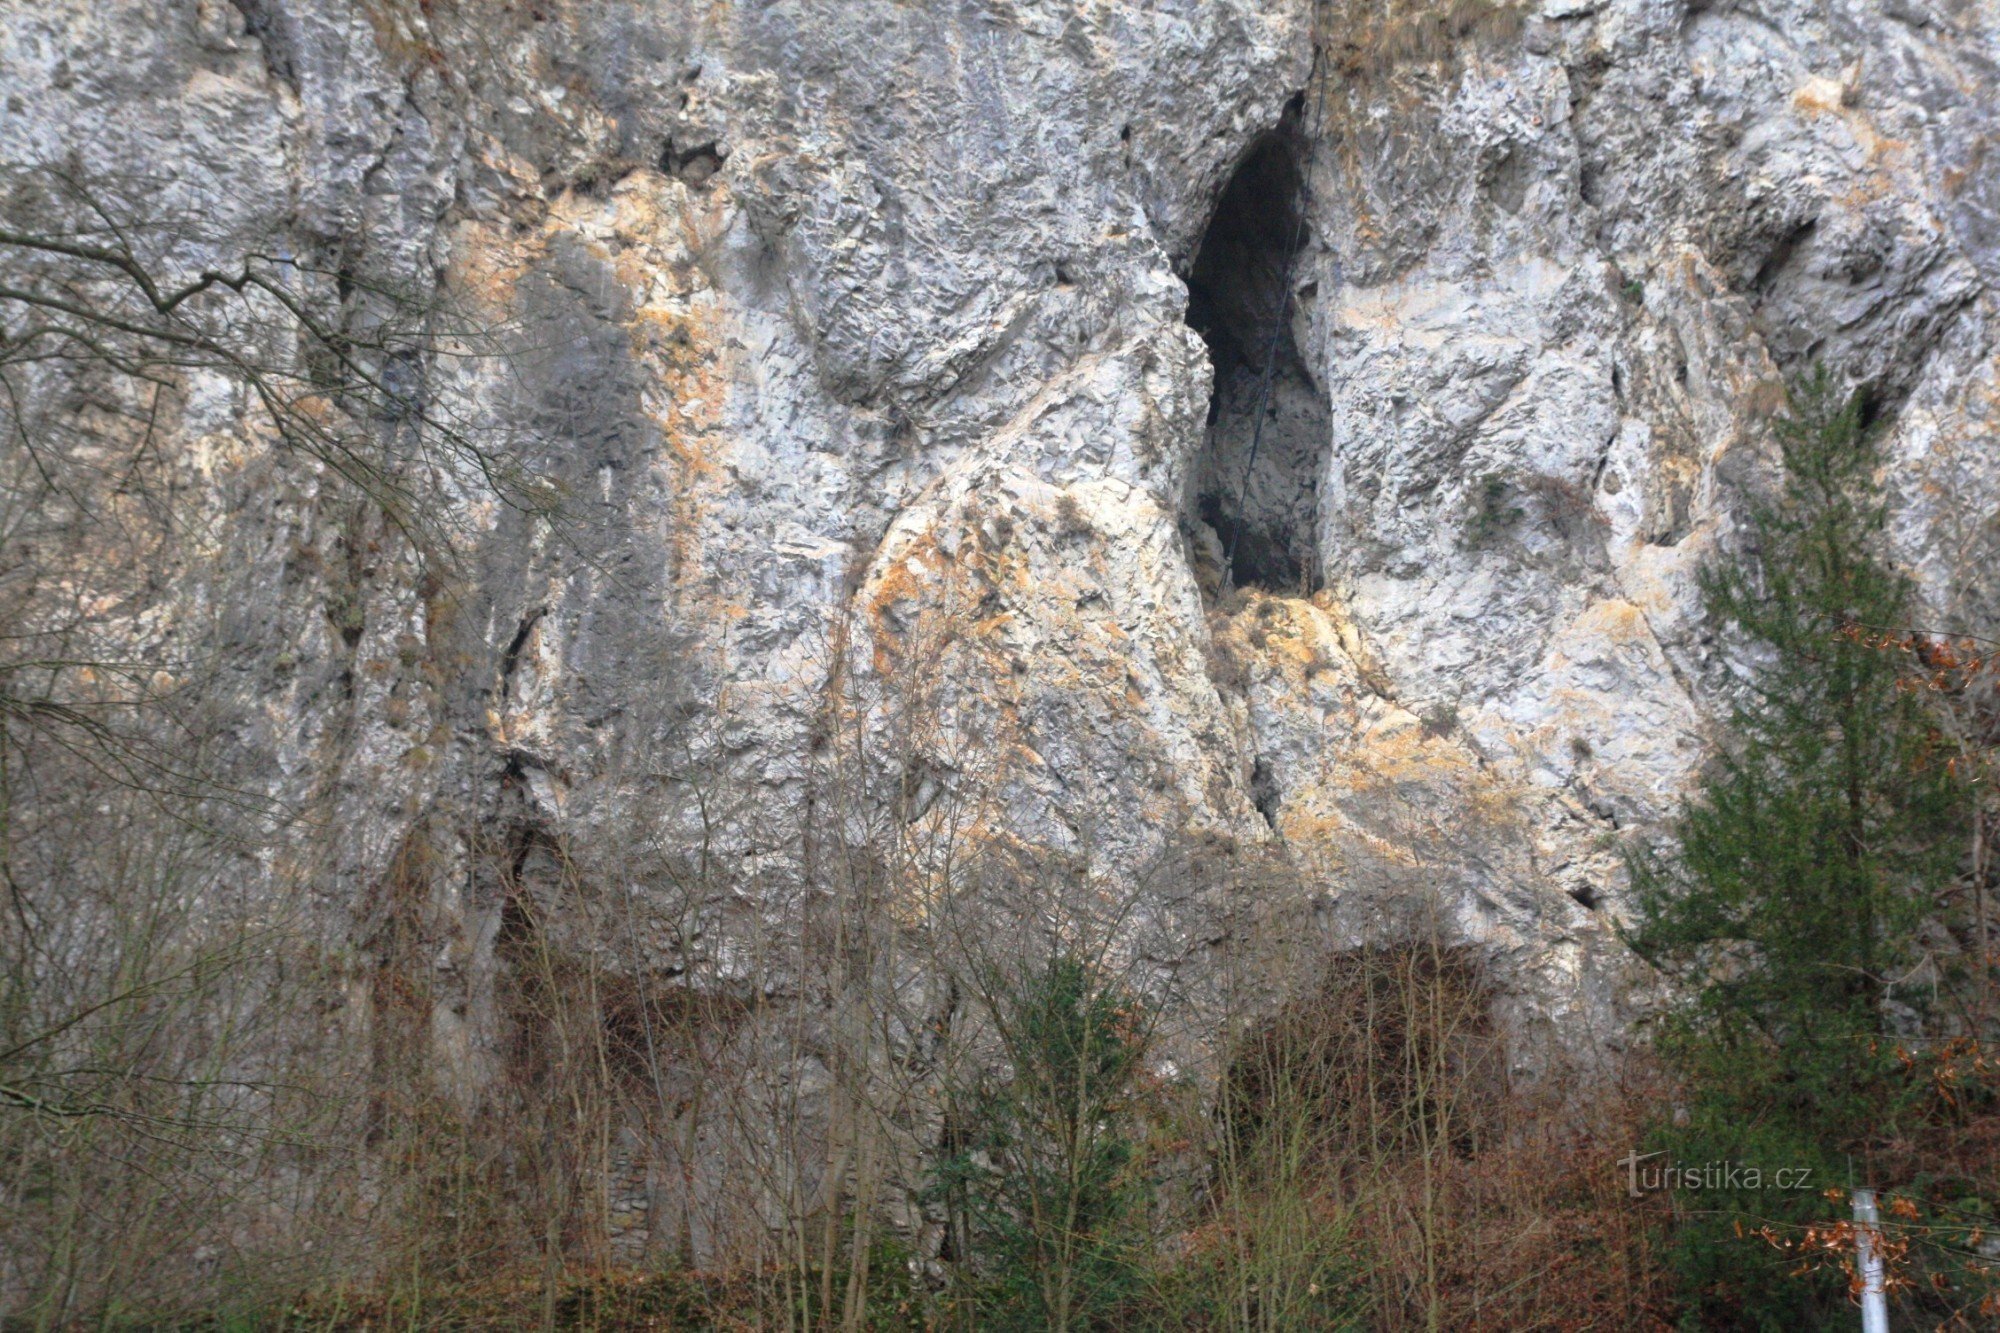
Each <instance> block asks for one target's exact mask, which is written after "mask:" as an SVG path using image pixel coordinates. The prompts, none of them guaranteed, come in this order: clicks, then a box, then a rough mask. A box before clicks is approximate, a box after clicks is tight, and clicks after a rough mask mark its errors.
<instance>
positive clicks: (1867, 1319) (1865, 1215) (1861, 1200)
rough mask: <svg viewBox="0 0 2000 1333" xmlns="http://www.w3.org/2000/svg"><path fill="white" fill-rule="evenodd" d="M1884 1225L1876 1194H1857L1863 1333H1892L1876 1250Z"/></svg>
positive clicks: (1864, 1192)
mask: <svg viewBox="0 0 2000 1333" xmlns="http://www.w3.org/2000/svg"><path fill="white" fill-rule="evenodd" d="M1881 1225H1882V1218H1881V1215H1880V1214H1879V1213H1877V1212H1876V1210H1875V1191H1874V1190H1856V1191H1854V1248H1855V1251H1856V1257H1857V1258H1859V1259H1860V1261H1861V1333H1889V1300H1888V1297H1886V1296H1884V1295H1883V1294H1882V1255H1881V1252H1880V1251H1879V1250H1877V1249H1876V1248H1875V1242H1876V1240H1877V1238H1879V1237H1880V1236H1881V1234H1882V1233H1881V1231H1880V1227H1881Z"/></svg>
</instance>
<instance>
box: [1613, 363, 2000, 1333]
mask: <svg viewBox="0 0 2000 1333" xmlns="http://www.w3.org/2000/svg"><path fill="white" fill-rule="evenodd" d="M1776 424H1777V434H1778V439H1779V442H1780V444H1781V446H1782V450H1783V461H1784V482H1783V487H1782V491H1781V493H1780V495H1779V496H1778V498H1777V499H1776V500H1775V501H1773V502H1770V503H1766V504H1762V505H1759V506H1757V507H1756V508H1755V509H1754V510H1753V512H1752V513H1751V515H1750V519H1749V524H1748V530H1747V535H1748V537H1749V541H1748V542H1747V543H1746V546H1745V550H1744V553H1743V554H1742V555H1740V556H1738V557H1736V558H1734V559H1731V560H1728V561H1724V562H1720V563H1718V564H1716V565H1714V566H1712V567H1711V568H1710V569H1709V570H1708V571H1706V573H1705V575H1704V578H1703V582H1702V592H1703V600H1704V605H1705V607H1706V609H1707V611H1708V613H1709V615H1710V616H1711V618H1712V620H1713V621H1714V622H1715V623H1716V626H1717V629H1718V631H1719V632H1720V633H1721V635H1722V636H1723V639H1724V642H1726V643H1728V644H1729V645H1731V647H1732V648H1733V649H1737V650H1740V651H1741V652H1743V653H1744V654H1745V655H1746V656H1747V659H1748V660H1749V661H1750V662H1751V663H1752V664H1753V665H1752V666H1751V668H1750V670H1749V672H1748V679H1747V680H1746V681H1745V682H1744V687H1743V692H1742V695H1741V698H1740V703H1739V705H1738V706H1737V707H1736V708H1735V710H1734V714H1733V718H1732V725H1731V728H1730V739H1729V743H1728V744H1727V745H1725V747H1724V752H1723V753H1722V754H1721V756H1720V757H1719V758H1718V759H1717V761H1716V763H1715V765H1714V766H1713V768H1712V769H1711V770H1710V772H1709V773H1708V775H1707V776H1706V777H1705V779H1704V780H1703V782H1702V783H1701V786H1700V788H1699V790H1698V792H1697V793H1696V795H1695V796H1694V797H1693V799H1692V800H1690V801H1689V803H1688V804H1687V806H1686V807H1685V809H1684V811H1683V813H1682V816H1681V819H1680V823H1679V827H1678V829H1677V833H1678V838H1677V842H1678V851H1677V853H1675V854H1673V855H1670V856H1656V855H1646V856H1641V857H1638V858H1635V860H1634V862H1633V872H1634V875H1633V878H1634V887H1635V905H1636V909H1637V910H1636V924H1635V928H1634V929H1633V930H1632V931H1631V932H1630V934H1629V936H1628V938H1629V940H1630V942H1631V943H1632V944H1633V946H1634V947H1635V948H1636V949H1637V950H1638V952H1639V953H1640V954H1641V955H1642V956H1644V957H1646V958H1647V959H1649V960H1651V961H1652V962H1654V963H1655V964H1657V965H1658V966H1660V967H1661V968H1662V969H1664V970H1665V971H1666V972H1667V973H1668V974H1669V975H1670V976H1672V977H1673V978H1674V979H1675V980H1676V981H1677V982H1678V983H1679V987H1680V995H1681V999H1680V1001H1679V1003H1678V1004H1677V1006H1676V1007H1675V1008H1674V1009H1673V1010H1672V1011H1671V1012H1670V1013H1669V1014H1668V1015H1667V1020H1666V1023H1665V1025H1664V1028H1663V1030H1662V1032H1661V1039H1660V1043H1659V1045H1660V1049H1661V1051H1662V1052H1663V1054H1664V1055H1665V1057H1666V1058H1667V1061H1668V1063H1669V1066H1670V1067H1671V1068H1672V1070H1673V1072H1674V1073H1675V1074H1676V1076H1677V1077H1678V1079H1679V1080H1680V1083H1681V1086H1682V1094H1681V1095H1682V1104H1681V1105H1680V1106H1679V1107H1678V1108H1677V1109H1676V1111H1675V1113H1674V1115H1673V1116H1672V1117H1671V1118H1670V1119H1666V1120H1663V1122H1662V1124H1661V1126H1660V1128H1659V1130H1658V1132H1657V1133H1656V1135H1655V1138H1654V1141H1653V1142H1652V1143H1651V1144H1650V1145H1649V1146H1650V1147H1651V1148H1653V1149H1655V1150H1657V1151H1658V1152H1659V1153H1660V1154H1661V1157H1660V1158H1659V1159H1658V1160H1659V1161H1660V1162H1662V1163H1667V1162H1673V1163H1678V1164H1680V1165H1682V1166H1700V1165H1702V1164H1705V1163H1710V1162H1722V1161H1727V1162H1735V1163H1740V1164H1747V1165H1750V1166H1756V1167H1758V1168H1760V1170H1761V1171H1762V1173H1763V1179H1762V1181H1761V1182H1760V1183H1761V1184H1762V1185H1763V1186H1764V1188H1763V1189H1761V1190H1758V1191H1744V1190H1742V1189H1740V1188H1735V1187H1733V1182H1732V1186H1731V1187H1725V1188H1720V1189H1713V1190H1694V1191H1684V1192H1682V1193H1681V1194H1679V1195H1678V1197H1677V1203H1678V1205H1679V1208H1678V1209H1677V1212H1678V1214H1679V1216H1680V1225H1679V1226H1678V1228H1677V1232H1676V1241H1675V1249H1676V1255H1677V1261H1678V1265H1679V1268H1680V1270H1681V1275H1682V1278H1683V1282H1684V1285H1685V1288H1686V1289H1687V1290H1688V1292H1689V1293H1690V1294H1691V1296H1692V1297H1693V1298H1694V1308H1693V1309H1691V1311H1690V1317H1691V1318H1692V1319H1694V1320H1695V1321H1697V1326H1699V1327H1704V1328H1712V1327H1731V1326H1735V1327H1752V1328H1766V1327H1768V1328H1798V1327H1818V1326H1820V1324H1819V1320H1820V1319H1823V1318H1830V1317H1835V1316H1836V1311H1840V1313H1839V1314H1838V1317H1841V1318H1845V1317H1846V1316H1845V1313H1844V1311H1843V1310H1841V1307H1843V1306H1844V1303H1845V1292H1844V1290H1842V1287H1841V1284H1840V1283H1839V1282H1838V1281H1837V1279H1836V1275H1833V1274H1830V1273H1822V1274H1820V1276H1819V1277H1818V1278H1812V1277H1800V1276H1797V1275H1795V1274H1793V1273H1792V1272H1791V1271H1790V1270H1792V1269H1794V1268H1795V1267H1796V1266H1797V1260H1796V1257H1795V1256H1791V1255H1787V1254H1785V1253H1783V1252H1782V1251H1780V1250H1779V1249H1777V1248H1776V1247H1773V1246H1770V1245H1768V1244H1765V1243H1764V1242H1762V1241H1759V1240H1757V1239H1756V1238H1755V1234H1754V1233H1755V1232H1756V1231H1757V1230H1758V1229H1759V1228H1761V1227H1763V1226H1765V1225H1767V1224H1771V1223H1776V1224H1778V1225H1779V1227H1780V1230H1781V1232H1782V1229H1783V1227H1784V1225H1785V1224H1787V1223H1799V1222H1804V1221H1808V1220H1813V1219H1825V1218H1828V1217H1829V1216H1830V1215H1831V1209H1832V1208H1833V1207H1834V1206H1835V1205H1833V1204H1831V1203H1830V1202H1829V1201H1828V1200H1827V1199H1824V1198H1822V1197H1820V1195H1819V1194H1818V1193H1817V1192H1816V1189H1814V1190H1796V1189H1795V1190H1793V1191H1790V1192H1779V1191H1775V1190H1773V1189H1772V1188H1771V1186H1772V1185H1773V1184H1774V1181H1773V1180H1772V1178H1771V1177H1772V1174H1773V1173H1774V1172H1776V1171H1777V1170H1779V1169H1781V1168H1784V1169H1790V1170H1793V1171H1796V1170H1798V1169H1800V1168H1806V1169H1810V1170H1811V1171H1812V1172H1813V1174H1812V1176H1811V1177H1810V1180H1811V1183H1812V1185H1813V1186H1815V1187H1827V1186H1834V1187H1846V1186H1850V1185H1852V1184H1860V1183H1868V1182H1867V1181H1866V1179H1865V1177H1866V1175H1867V1173H1868V1170H1869V1163H1870V1155H1871V1145H1874V1144H1877V1143H1880V1142H1882V1141H1883V1136H1885V1135H1890V1134H1893V1133H1894V1132H1895V1131H1896V1124H1897V1120H1898V1117H1899V1116H1902V1115H1906V1114H1908V1113H1909V1106H1908V1103H1907V1101H1906V1100H1905V1099H1904V1097H1903V1094H1902V1093H1901V1091H1900V1089H1901V1087H1902V1086H1903V1083H1904V1081H1903V1080H1899V1079H1898V1078H1897V1077H1896V1055H1895V1052H1896V1044H1897V1042H1896V1038H1897V1037H1898V1036H1899V1035H1907V1034H1906V1033H1905V1029H1908V1028H1911V1027H1913V1026H1921V1025H1922V1023H1923V1022H1924V1021H1925V1020H1924V1014H1923V1006H1922V1000H1923V998H1924V997H1923V993H1922V991H1921V990H1920V989H1919V988H1918V987H1915V986H1909V985H1905V986H1904V987H1902V988H1900V989H1899V988H1898V982H1899V980H1901V979H1903V978H1905V977H1906V976H1907V975H1908V974H1909V973H1910V971H1911V969H1912V967H1913V965H1914V964H1915V962H1916V961H1917V959H1918V957H1919V949H1918V939H1917V932H1918V928H1919V925H1920V923H1921V922H1922V921H1923V919H1924V918H1925V916H1926V914H1927V913H1929V912H1931V911H1932V910H1934V908H1935V905H1936V904H1937V902H1938V900H1939V897H1940V893H1941V891H1942V890H1943V889H1944V888H1945V887H1946V886H1947V885H1948V884H1949V883H1950V881H1951V879H1952V877H1953V876H1954V874H1955V873H1956V871H1957V869H1958V854H1957V849H1958V848H1959V846H1960V845H1961V843H1960V839H1959V837H1958V836H1957V834H1956V832H1955V828H1956V824H1957V821H1958V820H1959V818H1960V817H1961V812H1962V811H1963V809H1964V808H1965V807H1964V802H1963V799H1962V794H1961V793H1960V792H1959V791H1958V789H1957V784H1956V782H1955V780H1954V779H1953V777H1952V776H1951V774H1950V773H1949V771H1948V770H1947V768H1946V766H1945V763H1944V756H1943V754H1942V752H1941V749H1940V746H1939V743H1938V737H1937V732H1936V728H1935V726H1934V724H1933V722H1932V720H1931V718H1930V717H1929V715H1928V714H1927V711H1926V706H1925V703H1924V701H1923V700H1922V699H1921V698H1919V697H1917V696H1916V695H1914V694H1912V693H1911V692H1909V691H1908V690H1906V689H1903V688H1900V687H1899V683H1898V671H1897V665H1898V664H1897V662H1896V660H1895V659H1894V658H1893V657H1892V656H1891V655H1890V654H1888V653H1885V652H1883V651H1882V650H1881V649H1880V648H1879V647H1877V646H1875V644H1874V642H1873V640H1874V639H1876V638H1877V637H1878V632H1879V631H1880V630H1881V629H1882V628H1884V627H1893V626H1901V625H1903V624H1904V623H1905V622H1906V620H1907V617H1908V614H1909V611H1910V605H1911V598H1912V588H1911V585H1910V583H1909V581H1908V580H1907V579H1906V578H1905V577H1904V576H1902V575H1901V574H1899V573H1898V572H1896V571H1895V570H1894V569H1893V568H1892V567H1891V566H1890V565H1889V564H1888V563H1887V562H1886V561H1885V559H1884V558H1883V556H1882V555H1881V553H1880V552H1879V550H1878V546H1879V540H1880V537H1881V535H1882V531H1883V528H1884V525H1885V522H1886V508H1885V505H1884V503H1883V500H1882V497H1881V493H1880V489H1879V486H1878V484H1877V482H1876V480H1875V466H1876V461H1877V460H1876V450H1875V447H1874V443H1873V441H1872V440H1871V437H1870V434H1869V432H1868V430H1867V429H1866V426H1865V422H1864V420H1863V412H1862V403H1861V401H1860V398H1859V396H1858V395H1856V396H1848V397H1843V396H1842V395H1841V394H1839V393H1838V392H1837V391H1836V390H1835V388H1834V387H1833V384H1832V382H1831V379H1830V377H1829V376H1828V375H1827V373H1826V372H1825V371H1824V370H1823V369H1822V370H1820V371H1818V372H1817V373H1816V374H1815V375H1814V376H1813V377H1812V378H1811V379H1810V380H1807V381H1806V382H1804V383H1803V384H1801V385H1800V386H1799V387H1798V388H1797V389H1796V390H1795V391H1794V392H1793V394H1792V395H1791V412H1790V415H1789V416H1788V417H1787V418H1785V419H1783V420H1780V421H1779V422H1777V423H1776ZM1788 1179H1790V1180H1792V1181H1796V1180H1797V1177H1796V1176H1793V1177H1789V1178H1788ZM1739 1228H1740V1229H1741V1231H1742V1232H1747V1233H1750V1239H1747V1240H1746V1239H1742V1238H1740V1237H1739Z"/></svg>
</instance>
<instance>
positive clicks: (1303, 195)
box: [1224, 36, 1326, 584]
mask: <svg viewBox="0 0 2000 1333" xmlns="http://www.w3.org/2000/svg"><path fill="white" fill-rule="evenodd" d="M1322 51H1323V48H1322V47H1321V45H1320V41H1319V38H1318V37H1317V36H1315V37H1314V38H1313V58H1312V68H1310V69H1308V70H1307V71H1306V87H1307V88H1311V87H1312V86H1313V82H1314V80H1318V82H1319V96H1318V97H1317V99H1316V100H1315V101H1314V103H1313V123H1312V125H1311V126H1310V127H1309V128H1308V129H1307V130H1306V157H1305V162H1304V164H1303V165H1302V166H1301V167H1300V169H1299V197H1298V217H1297V218H1296V219H1295V220H1294V221H1293V223H1292V240H1291V244H1289V245H1287V246H1286V247H1285V266H1284V274H1283V279H1282V281H1281V282H1280V284H1279V292H1278V313H1277V317H1276V318H1274V319H1273V320H1272V321H1271V340H1270V343H1269V345H1268V346H1267V347H1266V349H1265V352H1264V368H1263V370H1262V371H1261V372H1260V373H1259V374H1258V376H1257V402H1256V405H1255V406H1254V407H1253V408H1252V409H1251V411H1252V416H1251V424H1250V452H1249V453H1248V454H1247V455H1245V457H1244V460H1243V476H1242V479H1241V480H1240V481H1238V482H1237V484H1236V521H1235V522H1234V523H1232V524H1231V525H1230V529H1229V550H1228V552H1227V554H1226V557H1225V559H1224V564H1225V565H1226V566H1227V567H1228V569H1229V581H1230V582H1231V583H1232V584H1233V583H1235V582H1236V581H1237V580H1236V544H1237V543H1238V542H1239V541H1241V540H1242V538H1243V527H1244V523H1243V506H1244V505H1245V504H1246V503H1247V502H1248V500H1249V497H1250V474H1251V472H1252V471H1254V470H1255V469H1256V466H1257V447H1258V445H1260V444H1262V443H1263V441H1264V409H1265V405H1266V403H1267V401H1268V400H1269V398H1270V395H1271V377H1272V376H1273V375H1274V374H1275V373H1276V372H1277V366H1278V348H1279V346H1280V345H1281V344H1282V343H1283V342H1284V338H1285V329H1286V327H1287V325H1288V324H1289V323H1290V321H1291V315H1292V275H1293V272H1294V270H1295V269H1296V268H1297V266H1298V260H1299V251H1300V250H1301V249H1302V248H1303V247H1304V245H1305V238H1306V215H1307V213H1308V212H1310V211H1311V206H1312V171H1313V162H1314V161H1315V160H1316V159H1317V158H1318V156H1319V140H1320V134H1321V133H1322V132H1323V131H1324V130H1325V128H1326V80H1325V78H1323V77H1322V76H1321V73H1320V57H1321V54H1322Z"/></svg>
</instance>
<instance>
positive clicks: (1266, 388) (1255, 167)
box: [1186, 104, 1331, 593]
mask: <svg viewBox="0 0 2000 1333" xmlns="http://www.w3.org/2000/svg"><path fill="white" fill-rule="evenodd" d="M1303 149H1304V143H1303V138H1302V136H1301V134H1300V133H1299V128H1298V111H1297V106H1296V104H1295V105H1294V107H1293V108H1292V109H1290V110H1288V111H1287V113H1286V115H1285V117H1284V119H1283V120H1282V121H1281V122H1280V124H1279V126H1278V128H1277V129H1276V130H1274V131H1272V132H1271V133H1269V134H1266V135H1265V136H1264V137H1263V138H1262V139H1260V140H1259V141H1258V142H1257V143H1256V144H1255V145H1253V146H1252V148H1251V150H1250V151H1249V153H1248V154H1246V155H1245V157H1244V159H1243V161H1242V163H1241V164H1240V165H1239V166H1238V167H1237V168H1236V172H1235V174H1234V175H1233V176H1231V177H1230V180H1229V184H1228V185H1227V186H1226V187H1225V188H1224V189H1223V192H1222V197H1221V199H1220V200H1219V201H1218V202H1217V204H1216V207H1215V214H1214V216H1213V218H1211V219H1210V221H1209V225H1208V230H1207V232H1206V233H1205V234H1204V235H1203V236H1202V241H1201V246H1200V248H1199V249H1198V251H1197V252H1196V255H1195V260H1194V265H1193V267H1192V269H1191V270H1190V271H1189V273H1188V279H1187V283H1188V313H1187V320H1188V324H1189V325H1190V326H1191V327H1193V329H1194V330H1195V332H1197V333H1199V334H1200V335H1201V337H1202V341H1203V342H1205V343H1206V344H1207V345H1208V354H1209V359H1210V361H1211V362H1212V363H1213V365H1214V367H1215V387H1214V390H1213V393H1212V395H1211V397H1210V399H1209V405H1208V435H1207V439H1206V442H1205V444H1204V446H1203V448H1202V451H1201V456H1200V458H1199V459H1198V460H1197V462H1196V465H1195V468H1194V471H1193V473H1192V475H1191V476H1190V478H1189V489H1188V495H1189V498H1190V500H1191V501H1192V503H1191V504H1189V505H1187V506H1186V508H1187V510H1188V511H1189V516H1190V518H1191V519H1193V520H1198V521H1199V523H1200V524H1205V525H1206V526H1207V527H1208V528H1210V529H1212V530H1213V532H1214V534H1215V538H1216V540H1217V542H1218V543H1219V546H1220V549H1221V552H1222V558H1223V562H1224V564H1225V566H1226V569H1225V573H1226V574H1227V577H1228V579H1229V581H1230V582H1231V583H1233V584H1235V585H1236V586H1238V587H1243V586H1256V587H1262V588H1267V589H1270V590H1272V591H1276V592H1286V593H1300V592H1308V593H1309V592H1311V591H1313V590H1315V589H1317V588H1318V586H1319V582H1320V570H1319V560H1318V552H1317V546H1318V543H1317V541H1316V540H1315V529H1316V527H1317V517H1318V507H1319V505H1318V496H1319V474H1320V471H1321V468H1322V466H1323V464H1324V461H1325V458H1326V450H1327V447H1328V441H1329V437H1330V431H1331V425H1330V419H1329V411H1328V407H1327V401H1326V395H1325V394H1324V393H1323V392H1322V391H1321V389H1320V387H1319V385H1318V384H1316V383H1315V382H1314V380H1313V378H1312V376H1311V374H1310V373H1309V372H1308V371H1307V369H1306V363H1305V360H1304V358H1303V357H1302V356H1301V355H1300V351H1299V347H1298V344H1297V341H1296V339H1295V337H1294V334H1293V322H1294V318H1295V317H1296V315H1297V314H1298V309H1299V301H1298V299H1297V296H1296V295H1294V297H1293V299H1291V300H1289V301H1288V300H1287V291H1286V288H1287V286H1288V285H1290V284H1293V283H1295V282H1296V281H1297V279H1298V269H1297V265H1296V264H1295V262H1294V260H1295V255H1296V251H1297V250H1298V249H1299V248H1302V243H1303V241H1304V239H1305V235H1306V232H1305V230H1304V228H1302V227H1301V226H1300V217H1299V210H1300V208H1301V205H1302V186H1303V180H1302V178H1301V171H1300V163H1301V161H1302V160H1303V159H1304V152H1303ZM1274 339H1275V346H1274V343H1273V340H1274ZM1267 377H1268V382H1267ZM1260 399H1261V405H1262V411H1261V415H1262V417H1263V428H1262V430H1261V431H1259V430H1258V428H1257V418H1258V415H1259V403H1260ZM1190 526H1193V524H1192V523H1191V524H1190Z"/></svg>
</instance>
